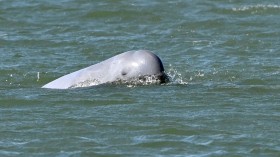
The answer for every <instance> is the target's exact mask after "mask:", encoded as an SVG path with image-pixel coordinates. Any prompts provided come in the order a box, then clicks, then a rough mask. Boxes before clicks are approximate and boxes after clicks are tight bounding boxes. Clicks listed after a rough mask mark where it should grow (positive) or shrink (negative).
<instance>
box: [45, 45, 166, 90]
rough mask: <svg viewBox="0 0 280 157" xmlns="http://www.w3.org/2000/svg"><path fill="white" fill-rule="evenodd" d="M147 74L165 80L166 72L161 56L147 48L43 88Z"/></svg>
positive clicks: (92, 67)
mask: <svg viewBox="0 0 280 157" xmlns="http://www.w3.org/2000/svg"><path fill="white" fill-rule="evenodd" d="M146 76H155V77H156V79H158V80H160V82H164V80H165V74H164V68H163V65H162V62H161V60H160V58H159V57H158V56H156V55H155V54H154V53H152V52H150V51H147V50H137V51H128V52H124V53H121V54H119V55H116V56H114V57H111V58H109V59H107V60H104V61H102V62H100V63H97V64H94V65H91V66H89V67H87V68H84V69H81V70H78V71H75V72H73V73H70V74H68V75H65V76H62V77H60V78H58V79H56V80H54V81H52V82H50V83H48V84H46V85H44V86H43V87H42V88H52V89H67V88H75V87H89V86H94V85H99V84H104V83H111V82H115V81H123V80H124V81H127V80H131V79H134V78H141V77H146Z"/></svg>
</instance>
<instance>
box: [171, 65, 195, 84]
mask: <svg viewBox="0 0 280 157" xmlns="http://www.w3.org/2000/svg"><path fill="white" fill-rule="evenodd" d="M166 75H167V76H168V78H169V83H170V84H181V85H186V84H188V81H187V80H186V78H184V77H183V76H182V74H181V73H180V72H178V70H177V69H175V68H173V67H172V65H169V69H168V70H167V71H166ZM190 79H191V78H190Z"/></svg>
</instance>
